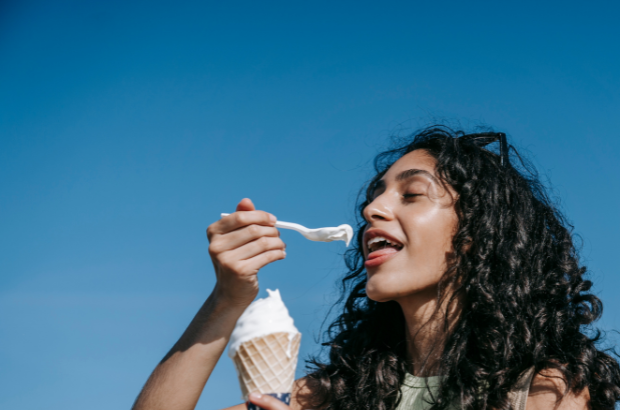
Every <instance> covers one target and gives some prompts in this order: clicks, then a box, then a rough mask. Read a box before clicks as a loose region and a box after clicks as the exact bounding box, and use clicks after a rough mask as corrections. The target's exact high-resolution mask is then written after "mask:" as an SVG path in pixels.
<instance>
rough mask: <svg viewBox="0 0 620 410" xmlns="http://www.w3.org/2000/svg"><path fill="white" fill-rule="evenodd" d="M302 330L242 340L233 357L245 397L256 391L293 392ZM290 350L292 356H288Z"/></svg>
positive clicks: (245, 398)
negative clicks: (292, 333) (291, 333)
mask: <svg viewBox="0 0 620 410" xmlns="http://www.w3.org/2000/svg"><path fill="white" fill-rule="evenodd" d="M300 341H301V333H296V334H295V335H294V336H293V338H292V339H290V338H289V333H284V332H282V333H271V334H268V335H265V336H261V337H256V338H254V339H250V340H248V341H247V342H244V343H242V344H241V345H240V346H239V349H238V350H237V353H236V354H235V356H234V357H233V362H234V363H235V367H236V368H237V375H238V376H239V385H240V386H241V392H242V393H243V398H244V400H247V398H248V394H250V393H251V392H253V391H258V392H260V393H290V392H291V391H292V389H293V382H294V381H295V367H297V355H298V353H299V343H300ZM287 352H288V353H289V355H288V356H287Z"/></svg>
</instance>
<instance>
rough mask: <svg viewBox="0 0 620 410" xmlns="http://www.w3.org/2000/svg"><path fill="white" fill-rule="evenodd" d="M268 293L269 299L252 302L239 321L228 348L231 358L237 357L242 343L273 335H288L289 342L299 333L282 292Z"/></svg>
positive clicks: (270, 291)
mask: <svg viewBox="0 0 620 410" xmlns="http://www.w3.org/2000/svg"><path fill="white" fill-rule="evenodd" d="M267 293H269V296H268V297H266V298H264V299H258V300H255V301H254V302H252V304H250V306H248V307H247V309H246V310H245V312H243V314H242V315H241V317H240V318H239V320H237V325H236V326H235V329H234V330H233V332H232V335H231V336H230V347H229V348H228V356H230V357H231V358H233V357H234V356H235V354H236V353H237V350H238V349H239V346H241V344H242V343H244V342H247V341H248V340H250V339H254V338H255V337H260V336H265V335H268V334H271V333H288V335H289V340H292V339H293V337H294V336H295V335H296V334H297V333H299V330H297V328H296V327H295V325H294V324H293V318H292V317H291V316H290V315H289V314H288V309H287V308H286V306H284V302H282V298H281V297H280V291H279V290H278V289H276V290H270V289H267ZM287 356H288V357H290V352H287Z"/></svg>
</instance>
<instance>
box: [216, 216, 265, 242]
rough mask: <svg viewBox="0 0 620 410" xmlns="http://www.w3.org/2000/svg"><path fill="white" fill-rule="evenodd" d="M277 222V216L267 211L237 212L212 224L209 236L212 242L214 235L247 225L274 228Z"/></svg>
mask: <svg viewBox="0 0 620 410" xmlns="http://www.w3.org/2000/svg"><path fill="white" fill-rule="evenodd" d="M276 221H277V219H276V217H275V216H273V215H272V214H270V213H269V212H265V211H240V212H235V213H232V214H230V215H226V216H225V217H223V218H222V219H220V220H219V221H217V222H214V223H213V224H211V226H209V229H207V236H208V237H209V240H211V238H212V237H213V236H214V235H218V234H224V233H228V232H231V231H234V230H236V229H239V228H242V227H244V226H247V225H252V224H256V225H265V226H274V225H275V223H276Z"/></svg>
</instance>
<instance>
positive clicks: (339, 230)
mask: <svg viewBox="0 0 620 410" xmlns="http://www.w3.org/2000/svg"><path fill="white" fill-rule="evenodd" d="M226 215H230V214H221V217H222V218H223V217H225V216H226ZM276 228H282V229H291V230H293V231H297V232H299V233H300V234H302V235H303V236H304V237H305V238H306V239H310V240H311V241H318V242H331V241H344V242H345V243H346V244H347V246H349V243H350V242H351V239H352V238H353V228H351V226H350V225H347V224H342V225H340V226H336V227H333V228H332V227H328V228H316V229H310V228H306V227H305V226H302V225H299V224H296V223H292V222H283V221H277V222H276Z"/></svg>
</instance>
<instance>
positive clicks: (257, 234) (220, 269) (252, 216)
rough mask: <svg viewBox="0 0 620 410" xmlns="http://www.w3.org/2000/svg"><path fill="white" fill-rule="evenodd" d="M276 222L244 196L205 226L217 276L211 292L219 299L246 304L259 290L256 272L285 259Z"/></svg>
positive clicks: (241, 304)
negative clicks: (230, 212) (228, 213)
mask: <svg viewBox="0 0 620 410" xmlns="http://www.w3.org/2000/svg"><path fill="white" fill-rule="evenodd" d="M275 223H276V217H275V216H273V215H271V214H270V213H267V212H264V211H256V210H255V208H254V204H253V203H252V201H251V200H250V199H248V198H244V199H242V200H241V202H239V204H238V205H237V211H236V212H235V213H232V214H230V215H228V216H225V217H223V218H222V219H220V220H219V221H217V222H214V223H213V224H211V225H210V226H209V228H207V237H208V238H209V242H210V244H209V255H210V256H211V261H212V262H213V267H214V268H215V275H216V277H217V284H216V286H215V291H214V292H215V293H216V297H217V298H218V299H219V300H222V301H225V302H226V303H232V304H234V305H236V306H244V307H245V306H247V305H249V304H250V303H251V302H252V301H253V300H254V298H255V297H256V294H257V293H258V278H257V276H256V274H257V273H258V271H259V270H260V269H261V268H262V267H263V266H265V265H267V264H269V263H271V262H274V261H277V260H280V259H284V258H285V256H286V252H285V248H286V245H285V244H284V242H282V240H281V239H280V233H279V232H278V230H277V229H276V228H275V226H274V225H275Z"/></svg>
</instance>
